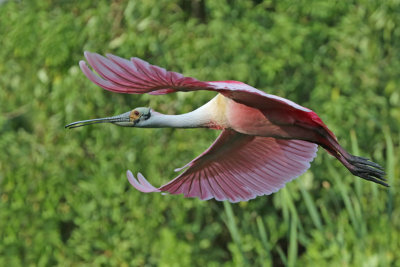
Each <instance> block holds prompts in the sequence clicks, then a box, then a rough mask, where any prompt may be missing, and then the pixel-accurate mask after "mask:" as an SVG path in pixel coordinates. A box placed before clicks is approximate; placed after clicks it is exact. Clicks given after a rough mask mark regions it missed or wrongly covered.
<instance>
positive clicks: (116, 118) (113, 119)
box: [65, 111, 131, 129]
mask: <svg viewBox="0 0 400 267" xmlns="http://www.w3.org/2000/svg"><path fill="white" fill-rule="evenodd" d="M130 113H131V112H130V111H128V112H125V113H123V114H120V115H117V116H113V117H106V118H99V119H91V120H84V121H76V122H73V123H70V124H68V125H65V128H68V129H72V128H77V127H81V126H86V125H91V124H96V123H106V122H108V123H115V122H129V121H130V119H129V115H130Z"/></svg>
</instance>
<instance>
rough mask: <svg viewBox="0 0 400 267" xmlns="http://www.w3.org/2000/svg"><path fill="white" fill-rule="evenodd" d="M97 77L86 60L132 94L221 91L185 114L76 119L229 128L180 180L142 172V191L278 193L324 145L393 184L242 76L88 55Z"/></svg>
mask: <svg viewBox="0 0 400 267" xmlns="http://www.w3.org/2000/svg"><path fill="white" fill-rule="evenodd" d="M85 57H86V59H87V61H88V62H89V64H90V65H91V66H92V68H93V69H94V70H95V71H96V72H97V73H98V74H99V75H100V76H98V75H95V74H94V73H93V72H92V71H91V70H90V69H89V67H88V66H87V65H86V63H85V62H84V61H81V62H80V63H79V65H80V67H81V69H82V71H83V73H84V74H85V75H86V76H87V77H88V78H89V79H90V80H91V81H92V82H94V83H95V84H97V85H99V86H101V87H103V88H104V89H106V90H109V91H112V92H117V93H128V94H144V93H148V94H152V95H162V94H168V93H173V92H177V91H183V92H189V91H198V90H209V91H214V92H216V93H218V94H217V96H215V97H214V98H213V99H211V100H210V101H209V102H208V103H206V104H205V105H203V106H201V107H200V108H198V109H196V110H194V111H192V112H189V113H186V114H181V115H165V114H161V113H159V112H156V111H154V110H153V109H151V108H147V107H139V108H135V109H133V110H131V111H128V112H126V113H123V114H121V115H117V116H113V117H107V118H100V119H92V120H84V121H77V122H74V123H71V124H68V125H67V126H65V127H66V128H76V127H80V126H85V125H89V124H94V123H105V122H108V123H113V124H115V125H118V126H126V127H142V128H159V127H173V128H210V129H218V130H222V132H221V134H220V136H219V137H218V138H217V139H216V140H215V142H214V143H213V144H212V145H211V146H210V147H209V148H208V149H207V150H206V151H205V152H203V153H202V154H201V155H200V156H198V157H197V158H195V159H193V160H192V161H191V162H189V163H188V164H186V165H185V166H184V167H182V168H179V169H176V171H181V170H183V169H185V170H184V171H183V172H182V173H181V174H180V175H179V176H178V177H176V178H175V179H173V180H172V181H170V182H169V183H167V184H165V185H163V186H161V187H159V188H156V187H154V186H152V185H151V184H150V183H149V182H148V181H147V180H146V179H145V178H144V177H143V175H142V174H140V173H138V175H137V178H138V179H136V178H135V177H134V176H133V175H132V173H131V172H130V171H128V172H127V176H128V179H129V182H130V183H131V184H132V185H133V186H134V187H135V188H136V189H138V190H140V191H142V192H145V193H149V192H169V193H171V194H184V196H185V197H198V198H200V199H203V200H207V199H211V198H215V199H216V200H229V201H231V202H237V201H245V200H249V199H252V198H255V197H257V196H261V195H267V194H271V193H274V192H276V191H278V190H279V189H280V188H282V187H283V186H284V185H285V183H287V182H289V181H291V180H293V179H294V178H296V177H297V176H299V175H301V174H302V173H304V172H305V171H306V170H307V169H308V168H309V167H310V162H311V161H312V160H313V159H314V157H315V156H316V152H317V148H318V145H319V146H321V147H323V148H324V149H325V150H327V151H328V152H329V153H330V154H331V155H333V156H334V157H336V158H337V159H338V160H339V161H340V162H341V163H342V164H343V165H344V166H345V167H346V168H347V169H348V170H349V171H350V172H351V173H352V174H353V175H356V176H359V177H361V178H363V179H365V180H369V181H373V182H375V183H378V184H381V185H384V186H388V185H387V184H386V183H385V181H386V180H385V179H384V175H385V172H384V171H383V168H382V167H381V166H379V165H378V164H376V163H374V162H372V161H369V160H368V159H366V158H362V157H357V156H353V155H351V154H349V153H348V152H347V151H346V150H345V149H343V148H342V147H341V146H340V145H339V143H338V141H337V139H336V137H335V135H334V134H333V133H332V132H331V131H330V130H329V129H328V127H327V126H326V125H325V124H324V123H323V122H322V121H321V119H320V118H319V117H318V115H317V114H316V113H315V112H313V111H312V110H310V109H308V108H305V107H302V106H300V105H298V104H296V103H294V102H292V101H290V100H287V99H284V98H281V97H279V96H275V95H270V94H266V93H264V92H262V91H260V90H257V89H255V88H253V87H251V86H249V85H247V84H244V83H242V82H238V81H216V82H202V81H199V80H196V79H194V78H190V77H184V76H183V75H182V74H179V73H176V72H171V71H166V70H165V69H163V68H160V67H157V66H154V65H150V64H149V63H147V62H145V61H143V60H141V59H139V58H131V60H127V59H124V58H120V57H117V56H114V55H110V54H107V57H103V56H101V55H98V54H95V53H89V52H85Z"/></svg>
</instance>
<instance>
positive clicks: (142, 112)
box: [65, 107, 152, 129]
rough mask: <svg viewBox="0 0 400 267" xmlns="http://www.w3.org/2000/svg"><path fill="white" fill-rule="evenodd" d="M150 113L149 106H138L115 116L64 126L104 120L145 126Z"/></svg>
mask: <svg viewBox="0 0 400 267" xmlns="http://www.w3.org/2000/svg"><path fill="white" fill-rule="evenodd" d="M151 113H152V109H151V108H147V107H139V108H135V109H133V110H131V111H128V112H125V113H122V114H120V115H117V116H112V117H106V118H99V119H91V120H84V121H76V122H73V123H70V124H68V125H66V126H65V128H68V129H72V128H77V127H81V126H86V125H90V124H95V123H106V122H108V123H112V124H115V125H118V126H124V127H146V126H147V124H148V122H149V119H150V118H151Z"/></svg>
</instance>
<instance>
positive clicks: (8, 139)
mask: <svg viewBox="0 0 400 267" xmlns="http://www.w3.org/2000/svg"><path fill="white" fill-rule="evenodd" d="M0 2H1V3H0V151H1V153H0V266H27V265H30V266H35V265H37V266H53V265H62V266H86V265H88V266H90V265H93V266H98V265H103V266H109V265H110V266H221V265H224V266H243V265H251V266H272V265H273V266H282V265H289V266H295V265H296V266H326V265H330V266H338V265H341V266H390V265H391V266H400V257H399V248H400V241H399V239H400V232H399V231H400V209H399V208H398V206H399V205H400V198H399V196H398V186H399V180H398V179H396V178H398V176H399V172H400V168H399V156H400V155H399V142H400V130H399V121H400V89H399V88H400V75H399V72H400V27H399V26H400V15H399V14H400V2H399V1H398V0H387V1H378V0H360V1H331V0H325V1H312V0H303V1H288V0H281V1H274V0H265V1H262V0H258V1H256V0H254V1H229V0H225V1H213V0H191V1H190V0H188V1H185V0H173V1H170V0H148V1H128V0H115V1H105V0H99V1H62V0H58V1H50V0H37V1H35V0H32V1H23V0H21V1H0ZM85 50H88V51H92V52H98V53H100V54H105V53H114V54H116V55H119V56H122V57H128V58H129V57H131V56H136V57H140V58H143V59H145V60H147V61H149V62H151V63H152V64H156V65H160V66H163V67H165V68H167V69H169V70H174V71H178V72H181V73H183V74H185V75H188V76H194V77H196V78H198V79H202V80H228V79H233V80H240V81H243V82H246V83H248V84H250V85H253V86H255V87H257V88H259V89H262V90H264V91H266V92H268V93H272V94H276V95H280V96H283V97H286V98H289V99H291V100H293V101H296V102H298V103H299V104H301V105H304V106H306V107H309V108H311V109H313V110H314V111H316V112H317V113H318V114H320V116H321V117H322V119H323V120H324V121H325V122H326V123H327V124H328V125H329V127H330V128H331V129H332V130H333V131H334V132H335V133H336V135H337V136H338V138H339V140H340V142H341V144H342V145H343V146H344V147H345V148H347V149H348V150H349V151H350V152H351V153H354V154H357V155H363V156H366V157H370V158H372V159H373V160H374V161H376V162H378V163H379V164H381V165H382V166H384V167H385V169H386V171H387V173H388V175H387V178H388V180H389V183H390V184H391V187H390V188H388V189H387V188H383V187H381V186H378V185H376V184H373V183H370V182H367V181H364V180H361V179H358V178H355V177H353V176H352V175H351V174H350V173H349V172H348V171H347V170H346V169H345V168H344V167H343V166H341V165H340V164H339V163H338V162H337V161H336V160H334V159H333V158H332V157H331V156H328V155H327V153H326V152H325V151H323V150H322V149H321V150H320V151H319V153H318V154H319V156H318V157H317V158H316V160H315V161H314V163H313V165H312V167H311V169H310V170H309V171H308V172H307V173H306V174H304V175H303V176H302V177H300V178H299V179H297V180H295V181H293V182H291V183H290V184H288V185H287V187H286V188H284V189H283V190H281V191H279V192H278V193H276V194H274V195H271V196H264V197H258V198H257V199H255V200H252V201H250V202H246V203H239V204H229V203H223V202H216V201H213V200H212V201H207V202H203V201H199V200H198V199H183V197H182V196H162V195H159V194H143V193H140V192H138V191H136V190H134V189H133V188H131V187H130V186H129V184H128V181H127V180H126V177H125V171H126V170H127V169H131V170H132V171H133V172H134V173H136V172H138V171H140V172H142V173H143V174H144V175H145V176H146V177H148V178H149V180H150V181H151V182H152V183H153V184H155V185H161V184H163V183H165V182H167V181H169V180H170V179H171V178H172V177H174V175H175V174H174V172H173V169H174V168H176V167H180V166H182V165H184V164H185V163H186V162H188V161H189V160H190V159H192V158H193V157H195V156H196V155H198V154H199V153H201V152H202V151H203V150H204V149H206V148H207V147H208V146H209V145H210V144H211V142H212V141H213V139H214V138H215V137H216V136H217V134H218V132H216V131H211V130H175V129H128V128H120V127H115V126H113V125H96V126H92V127H84V128H79V129H76V130H65V129H64V125H65V124H67V123H70V122H72V121H76V120H82V119H89V118H95V117H104V116H110V115H114V114H119V113H122V112H125V111H128V110H130V109H132V108H134V107H137V106H151V107H153V108H154V109H156V110H159V111H162V112H165V113H170V114H178V113H183V112H188V111H190V110H192V109H194V108H195V107H198V106H200V105H202V104H204V103H205V102H206V101H207V100H208V99H210V98H211V97H212V96H213V95H214V94H213V93H209V92H204V93H179V94H173V95H166V96H148V95H143V96H135V95H122V94H114V93H110V92H107V91H105V90H102V89H101V88H99V87H97V86H95V85H94V84H92V83H91V82H90V81H88V80H87V79H86V78H85V77H84V75H83V74H82V73H81V71H80V69H79V67H78V61H79V60H81V59H83V51H85Z"/></svg>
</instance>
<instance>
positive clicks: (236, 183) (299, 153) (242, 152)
mask: <svg viewBox="0 0 400 267" xmlns="http://www.w3.org/2000/svg"><path fill="white" fill-rule="evenodd" d="M317 149H318V146H317V145H316V144H313V143H309V142H306V141H300V140H278V139H275V138H271V137H254V136H248V135H243V134H240V133H238V132H235V131H232V130H226V129H225V130H223V131H222V133H221V135H220V136H219V137H218V138H217V140H215V142H214V143H213V144H212V145H211V146H210V147H209V148H208V149H207V150H206V151H205V152H204V153H203V154H201V155H200V156H198V157H197V158H195V159H194V160H192V161H191V162H190V163H188V164H187V165H186V166H185V167H183V168H186V167H188V168H187V169H186V170H185V171H184V172H183V173H182V174H180V175H179V176H178V177H176V178H175V179H174V180H172V181H170V182H169V183H167V184H166V185H163V186H161V187H160V188H155V187H154V186H152V185H151V184H150V183H149V182H148V181H147V180H146V179H145V178H144V177H143V175H141V174H140V173H139V174H138V180H139V181H138V180H136V179H135V178H134V176H133V175H132V173H131V172H130V171H128V173H127V175H128V180H129V182H130V183H131V184H132V185H133V186H134V187H135V188H136V189H138V190H140V191H142V192H145V193H150V192H169V193H171V194H184V196H185V197H198V198H200V199H202V200H207V199H211V198H215V199H216V200H229V201H231V202H238V201H245V200H249V199H252V198H255V197H257V196H261V195H268V194H271V193H274V192H276V191H278V190H279V189H280V188H282V187H283V186H284V185H285V183H287V182H289V181H291V180H292V179H294V178H296V177H297V176H299V175H301V174H302V173H304V172H305V171H306V170H307V169H308V168H309V167H310V162H311V161H312V160H313V159H314V157H315V156H316V151H317Z"/></svg>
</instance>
